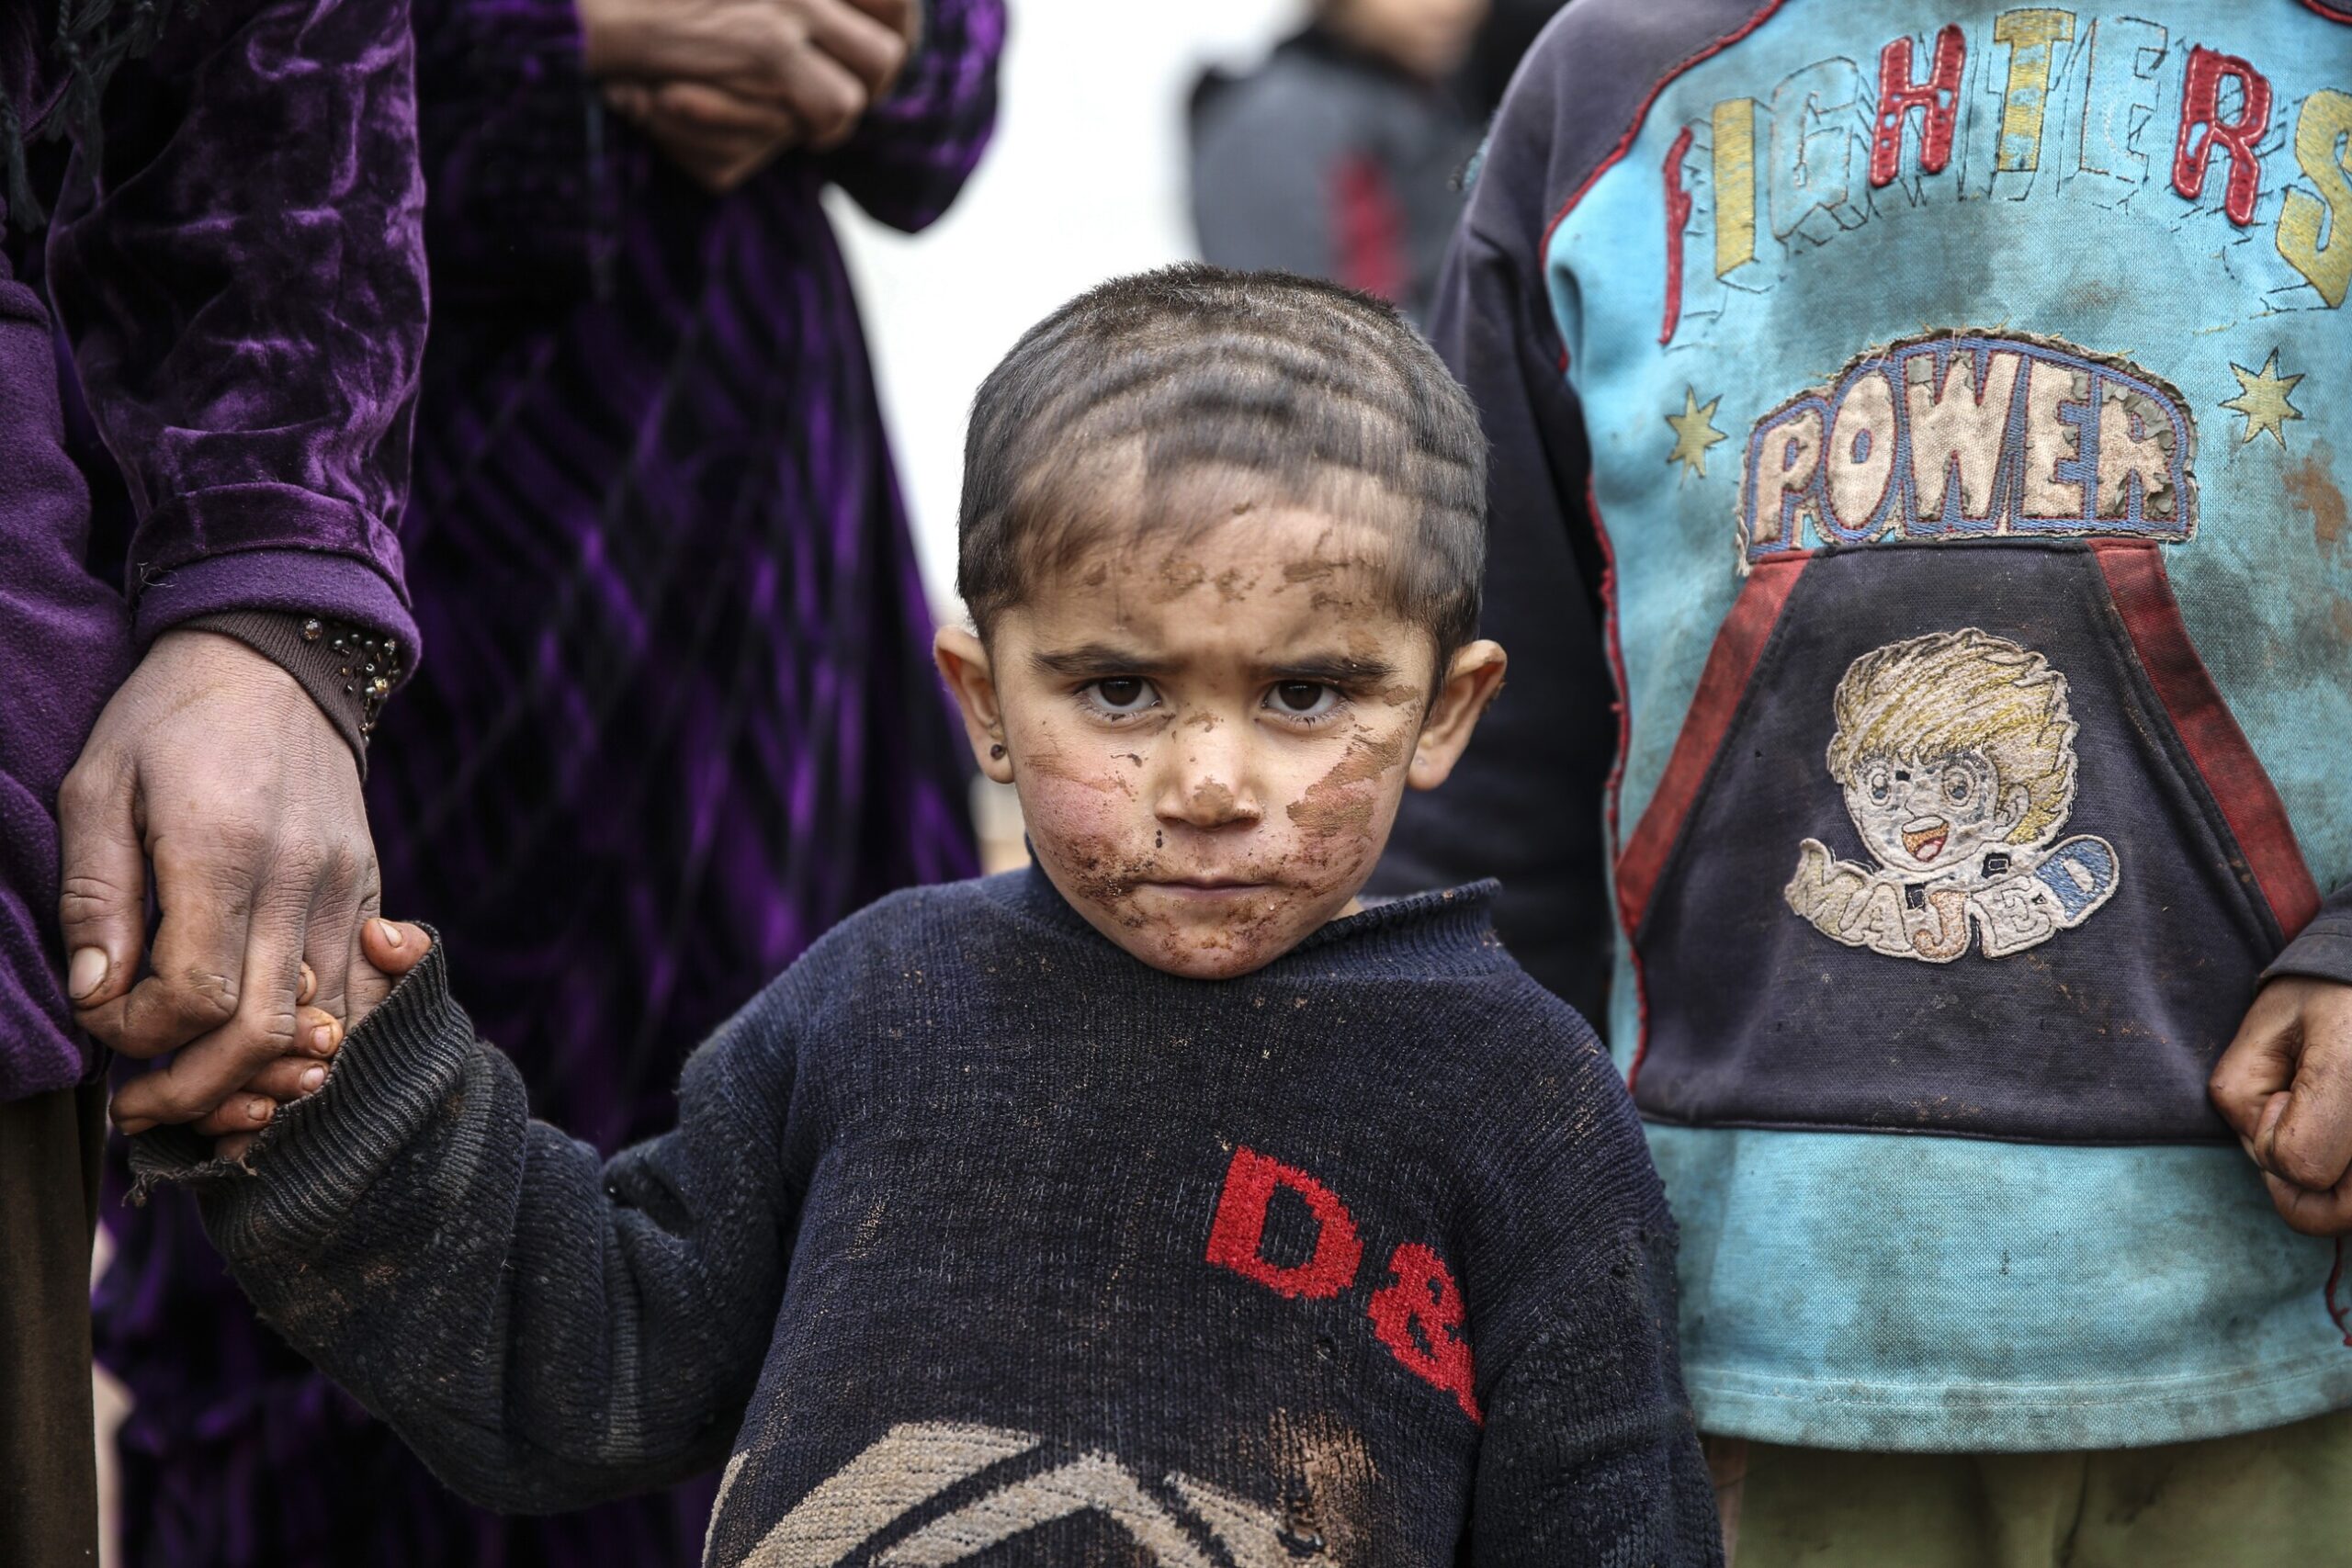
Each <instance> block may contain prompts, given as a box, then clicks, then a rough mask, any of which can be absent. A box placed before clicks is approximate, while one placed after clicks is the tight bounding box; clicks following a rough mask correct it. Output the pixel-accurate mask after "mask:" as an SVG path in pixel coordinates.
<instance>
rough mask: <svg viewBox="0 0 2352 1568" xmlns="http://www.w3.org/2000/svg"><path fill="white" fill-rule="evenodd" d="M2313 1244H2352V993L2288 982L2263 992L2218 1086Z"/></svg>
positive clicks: (2220, 1067) (2228, 1115)
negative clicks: (2338, 1238) (2347, 1239)
mask: <svg viewBox="0 0 2352 1568" xmlns="http://www.w3.org/2000/svg"><path fill="white" fill-rule="evenodd" d="M2208 1088H2209V1089H2210V1091H2211V1094H2212V1097H2213V1103H2214V1105H2215V1106H2217V1107H2218V1108H2219V1109H2220V1110H2221V1112H2222V1119H2223V1120H2224V1121H2226V1122H2229V1124H2230V1125H2231V1126H2232V1127H2233V1128H2234V1129H2236V1131H2237V1134H2238V1141H2239V1142H2240V1143H2241V1144H2243V1145H2245V1152H2246V1153H2247V1154H2249V1155H2251V1156H2254V1163H2255V1164H2256V1165H2258V1166H2260V1167H2261V1168H2262V1179H2263V1180H2264V1181H2266V1182H2267V1183H2268V1184H2269V1188H2270V1201H2271V1202H2273V1203H2274V1204H2276V1205H2278V1213H2279V1215H2280V1217H2281V1218H2283V1219H2285V1220H2286V1222H2287V1223H2288V1224H2290V1225H2291V1226H2293V1227H2294V1228H2295V1229H2296V1230H2299V1231H2301V1232H2302V1234H2303V1235H2324V1236H2335V1235H2352V986H2346V985H2340V984H2338V983H2336V982H2335V981H2333V980H2319V979H2312V978H2310V977H2308V976H2300V975H2286V976H2280V977H2279V978H2278V979H2276V980H2273V981H2271V982H2270V983H2269V984H2268V985H2267V986H2265V987H2263V988H2262V993H2261V994H2260V995H2259V996H2257V997H2256V998H2254V1006H2253V1008H2252V1009H2250V1010H2248V1011H2247V1013H2246V1015H2245V1022H2244V1023H2242V1024H2240V1025H2239V1026H2238V1033H2237V1038H2236V1039H2235V1040H2233V1041H2231V1042H2230V1048H2229V1049H2228V1050H2227V1051H2224V1052H2222V1059H2221V1061H2219V1062H2218V1063H2216V1064H2215V1065H2214V1067H2213V1077H2212V1079H2211V1083H2210V1085H2209V1086H2208Z"/></svg>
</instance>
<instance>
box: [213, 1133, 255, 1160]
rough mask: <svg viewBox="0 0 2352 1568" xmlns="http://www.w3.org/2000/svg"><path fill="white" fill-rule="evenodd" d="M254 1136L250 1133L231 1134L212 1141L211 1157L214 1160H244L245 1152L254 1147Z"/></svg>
mask: <svg viewBox="0 0 2352 1568" xmlns="http://www.w3.org/2000/svg"><path fill="white" fill-rule="evenodd" d="M255 1135H256V1134H252V1133H232V1134H229V1135H228V1136H227V1137H225V1138H215V1139H213V1140H212V1157H213V1158H214V1159H243V1158H244V1157H245V1151H246V1150H247V1149H249V1148H252V1147H253V1146H254V1137H255Z"/></svg>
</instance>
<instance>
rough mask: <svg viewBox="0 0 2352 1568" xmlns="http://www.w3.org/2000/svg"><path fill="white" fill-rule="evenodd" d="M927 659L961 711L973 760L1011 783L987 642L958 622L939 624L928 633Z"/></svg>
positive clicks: (994, 776) (996, 777) (993, 776)
mask: <svg viewBox="0 0 2352 1568" xmlns="http://www.w3.org/2000/svg"><path fill="white" fill-rule="evenodd" d="M931 659H932V662H933V663H934V664H936V665H938V666H939V675H940V679H942V680H944V681H945V682H947V689H948V691H949V692H951V693H953V694H955V697H956V707H957V708H959V709H961V710H962V712H963V715H964V734H965V737H966V738H967V739H969V740H970V741H971V743H972V759H973V761H977V762H978V763H979V765H980V772H982V773H986V774H987V775H988V776H989V778H991V779H994V780H995V781H996V782H997V783H999V784H1011V783H1012V757H1011V756H1010V755H1009V754H1008V753H1007V752H1006V750H1005V748H1004V710H1003V709H1002V707H1001V705H999V703H998V701H997V691H996V676H995V675H994V674H993V673H992V672H991V671H990V670H989V650H988V646H987V645H986V644H985V643H983V642H981V641H980V639H979V638H978V637H975V636H973V635H972V634H971V633H970V632H967V631H966V630H965V629H964V628H963V627H961V626H942V627H940V628H939V630H938V631H937V632H936V633H935V634H933V637H932V639H931Z"/></svg>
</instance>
